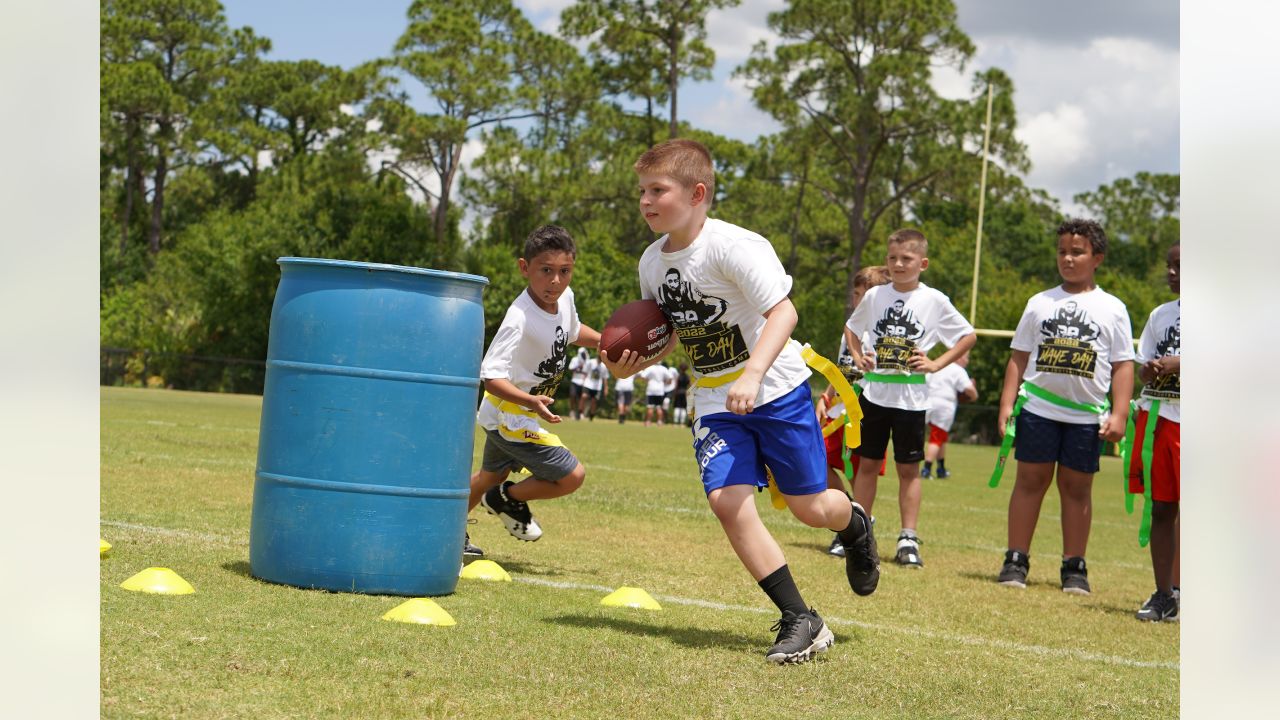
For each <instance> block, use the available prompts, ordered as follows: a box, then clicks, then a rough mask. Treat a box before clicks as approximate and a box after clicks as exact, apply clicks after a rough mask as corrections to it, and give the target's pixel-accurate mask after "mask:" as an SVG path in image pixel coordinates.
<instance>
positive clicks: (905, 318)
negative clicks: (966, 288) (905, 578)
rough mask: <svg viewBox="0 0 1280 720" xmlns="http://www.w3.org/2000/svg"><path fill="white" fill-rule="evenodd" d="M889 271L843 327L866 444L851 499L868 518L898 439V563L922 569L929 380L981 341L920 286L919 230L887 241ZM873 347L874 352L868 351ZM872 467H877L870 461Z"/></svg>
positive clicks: (947, 304)
mask: <svg viewBox="0 0 1280 720" xmlns="http://www.w3.org/2000/svg"><path fill="white" fill-rule="evenodd" d="M885 265H886V266H887V267H888V268H889V277H890V278H891V279H892V283H890V284H889V285H881V286H879V287H874V288H871V289H870V290H868V291H867V293H866V295H864V296H863V298H862V302H861V303H860V304H859V305H858V307H857V308H856V309H855V310H854V311H853V314H852V315H850V316H849V320H848V322H846V323H845V343H846V344H847V345H848V346H849V353H850V354H851V355H853V362H854V365H856V366H857V367H858V369H860V370H862V371H863V372H864V373H865V374H864V375H863V382H864V387H865V388H866V389H865V390H863V392H862V395H861V397H860V398H859V400H860V403H861V405H862V445H861V446H860V447H859V448H858V449H856V450H855V451H854V452H856V453H857V454H858V455H860V456H862V458H863V460H864V462H862V464H861V465H859V467H858V472H857V475H856V476H855V478H854V482H853V499H854V500H856V501H857V502H858V503H859V504H861V505H862V506H863V507H865V508H867V511H868V512H870V511H871V505H872V503H873V502H875V499H876V464H877V463H878V462H879V461H880V460H881V458H884V457H886V450H887V449H888V447H889V438H890V436H892V437H893V460H894V462H895V464H896V465H897V469H898V510H899V513H900V514H901V518H902V530H901V532H900V533H899V534H898V548H897V553H896V554H895V555H894V560H895V561H896V562H897V563H898V564H899V565H902V566H905V567H909V568H922V567H924V561H923V560H921V559H920V536H919V535H918V534H916V530H917V524H918V522H919V518H920V500H921V494H922V487H921V482H920V461H921V460H923V459H924V440H925V431H924V428H925V413H926V411H927V410H928V409H929V391H928V390H927V389H926V387H925V377H926V376H927V375H928V374H929V373H936V372H938V371H939V370H941V369H942V368H945V367H946V366H947V365H949V364H951V363H952V362H953V361H954V360H955V359H956V358H958V357H960V356H961V355H963V354H965V353H966V352H968V351H969V349H970V348H972V347H973V345H974V343H976V342H977V341H978V336H977V335H975V334H974V332H973V326H972V325H970V324H969V321H968V320H965V319H964V316H963V315H961V314H960V311H959V310H956V308H955V306H954V305H952V304H951V300H950V299H948V298H947V296H946V295H943V294H942V293H940V292H938V291H937V290H935V289H933V288H931V287H929V286H928V285H925V284H924V283H922V282H920V274H921V273H923V272H924V271H925V270H926V269H927V268H928V267H929V241H928V240H926V239H925V236H924V234H923V233H921V232H919V231H917V230H911V229H903V230H898V231H896V232H894V233H893V234H891V235H890V236H889V241H888V252H887V259H886V262H885ZM939 342H941V343H942V344H944V345H946V346H948V348H949V349H948V350H947V351H946V352H944V353H942V354H941V355H939V356H938V357H937V359H934V360H931V359H929V356H928V355H927V353H928V352H929V350H930V349H932V348H933V346H935V345H937V344H938V343H939ZM864 343H865V344H866V346H869V349H870V352H864V350H867V349H868V347H864ZM866 460H871V461H873V462H865V461H866Z"/></svg>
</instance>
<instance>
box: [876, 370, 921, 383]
mask: <svg viewBox="0 0 1280 720" xmlns="http://www.w3.org/2000/svg"><path fill="white" fill-rule="evenodd" d="M862 377H863V379H865V380H866V381H867V382H878V383H886V384H888V385H923V384H924V383H925V377H924V374H923V373H912V374H910V375H891V374H889V373H878V372H869V373H867V374H866V375H863V376H862Z"/></svg>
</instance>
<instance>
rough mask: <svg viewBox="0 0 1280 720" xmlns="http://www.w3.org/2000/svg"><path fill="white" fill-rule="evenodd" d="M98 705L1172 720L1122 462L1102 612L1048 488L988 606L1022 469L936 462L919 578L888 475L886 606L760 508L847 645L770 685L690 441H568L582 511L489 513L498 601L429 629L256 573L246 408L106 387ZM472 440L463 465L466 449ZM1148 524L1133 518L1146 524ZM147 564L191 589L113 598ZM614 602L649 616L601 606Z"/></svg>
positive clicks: (1166, 656) (754, 610)
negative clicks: (1067, 562)
mask: <svg viewBox="0 0 1280 720" xmlns="http://www.w3.org/2000/svg"><path fill="white" fill-rule="evenodd" d="M101 400H102V415H101V418H102V420H101V422H102V425H101V432H102V438H101V453H102V456H101V467H102V480H101V482H102V487H101V498H102V500H101V502H102V505H101V523H102V526H101V535H102V537H103V538H104V539H106V540H107V541H108V542H110V543H111V544H112V545H113V549H112V550H111V552H110V553H109V554H108V555H106V556H105V557H104V558H103V559H102V562H101V598H102V608H101V628H102V637H101V683H102V687H101V697H102V706H101V711H102V715H103V716H104V717H183V718H223V717H225V718H243V717H253V718H277V717H296V718H310V717H370V718H400V717H406V718H407V717H415V718H421V717H489V718H562V717H575V718H578V717H580V718H610V719H612V718H641V717H646V718H750V717H812V718H828V717H829V718H837V717H838V718H850V717H880V718H902V717H912V718H918V717H948V718H951V717H954V718H994V717H1027V718H1030V717H1035V718H1044V717H1071V718H1079V717H1123V718H1145V717H1151V718H1157V717H1158V718H1166V717H1169V716H1171V715H1176V714H1177V712H1178V686H1179V659H1178V649H1179V638H1178V631H1179V628H1178V625H1177V624H1176V623H1162V624H1157V625H1152V624H1146V623H1140V622H1138V621H1137V620H1135V619H1134V618H1133V612H1134V611H1135V610H1136V609H1137V606H1138V605H1139V604H1140V603H1141V602H1142V601H1143V600H1144V599H1146V597H1147V595H1149V594H1150V592H1151V586H1152V580H1151V572H1150V563H1149V557H1148V554H1147V551H1146V549H1144V548H1139V547H1138V545H1137V541H1136V534H1137V523H1138V517H1137V515H1136V514H1135V515H1133V516H1128V515H1125V513H1124V509H1123V502H1122V499H1121V492H1120V487H1121V483H1120V479H1119V464H1118V461H1117V460H1116V459H1114V458H1103V466H1102V472H1101V473H1100V474H1099V476H1098V482H1097V484H1096V486H1095V490H1094V512H1095V519H1094V523H1093V534H1092V537H1091V542H1090V546H1089V570H1090V581H1091V582H1092V584H1093V590H1094V592H1093V594H1092V595H1091V596H1089V597H1085V598H1080V597H1076V596H1070V595H1066V594H1064V593H1062V592H1061V591H1060V590H1059V587H1058V578H1057V575H1058V558H1059V556H1060V551H1061V534H1060V528H1059V523H1058V520H1057V512H1058V503H1057V498H1056V493H1054V492H1052V491H1051V493H1050V496H1049V497H1048V498H1047V499H1046V502H1045V509H1044V513H1043V515H1042V517H1041V522H1040V527H1039V529H1038V532H1037V535H1036V538H1035V544H1034V546H1033V547H1032V553H1031V557H1032V568H1031V577H1030V583H1029V586H1028V588H1027V589H1026V590H1025V591H1018V590H1012V589H1008V588H1004V587H1001V586H999V585H996V584H995V582H994V576H995V573H996V572H997V571H998V570H999V565H1000V562H1001V559H1002V555H1001V553H1002V552H1003V548H1004V544H1005V508H1006V506H1007V501H1008V488H1009V486H1010V485H1011V484H1012V480H1013V477H1012V471H1010V472H1009V473H1006V477H1005V482H1004V484H1003V485H1002V486H1001V487H1000V488H999V489H997V490H990V489H988V488H987V486H986V478H987V476H988V475H989V473H990V469H991V464H992V462H993V460H994V456H995V450H994V448H990V447H970V446H952V447H950V448H949V450H948V452H949V455H950V457H949V458H948V465H949V466H950V468H951V470H952V472H953V475H954V477H953V478H951V479H949V480H931V481H926V484H925V490H924V492H925V496H924V497H925V499H924V506H923V511H922V514H921V528H920V533H921V536H922V538H923V542H924V544H923V546H922V555H923V557H924V560H925V563H926V568H925V569H924V570H923V571H909V570H904V569H900V568H898V567H896V566H894V565H893V564H892V561H891V557H892V553H893V538H894V537H896V535H897V530H898V520H897V518H898V514H897V481H896V478H895V477H893V470H892V469H890V471H889V472H890V476H889V477H888V478H886V479H884V480H882V481H881V485H880V494H879V497H878V499H877V502H876V505H875V507H874V514H875V515H876V516H877V517H878V518H879V521H878V523H877V538H878V539H879V541H880V549H881V555H882V559H883V560H884V561H885V564H884V566H883V569H882V574H881V580H880V587H879V590H878V591H877V592H876V593H875V594H874V595H873V596H871V597H868V598H859V597H856V596H854V595H853V594H852V593H851V592H850V590H849V587H848V585H847V583H846V581H845V578H844V570H843V561H841V560H839V559H836V558H833V557H830V556H828V555H826V553H825V552H824V551H825V549H826V547H827V545H828V543H829V542H830V539H831V536H830V534H829V533H827V532H825V531H822V530H814V529H811V528H807V527H805V526H803V525H801V524H800V523H799V522H797V521H796V520H794V519H793V518H792V517H791V516H790V515H789V514H788V513H786V512H777V511H774V510H773V509H772V508H771V507H770V505H769V503H768V497H767V494H761V495H759V496H757V501H758V504H759V506H760V508H761V514H762V516H763V517H764V519H765V522H766V524H767V525H768V526H769V528H770V530H771V531H772V532H773V533H774V536H775V537H776V538H777V539H778V541H779V542H780V543H781V544H782V547H783V550H784V552H786V554H787V559H788V561H789V564H790V566H791V569H792V573H793V575H794V576H795V577H796V580H797V582H798V584H799V586H800V589H801V590H802V591H803V593H804V594H805V598H806V600H807V601H808V602H809V603H810V604H812V605H814V606H815V607H816V608H817V609H818V611H819V612H821V613H822V614H823V616H824V617H825V618H826V620H827V622H828V623H829V625H830V626H831V628H832V630H833V631H834V632H835V634H836V644H835V646H834V647H833V648H832V649H831V651H830V652H828V653H827V654H826V655H825V656H823V657H821V658H820V659H819V660H817V661H815V662H811V663H808V664H804V665H798V666H787V667H775V666H772V665H770V664H768V663H766V662H765V660H764V651H765V650H766V649H767V648H768V647H769V645H770V644H771V642H772V640H773V633H771V632H770V631H769V626H770V625H771V624H772V623H773V622H774V620H776V614H775V613H776V611H775V609H774V608H773V606H772V605H771V604H770V603H769V602H768V600H767V598H765V596H764V594H763V593H761V592H760V590H759V588H758V587H757V586H756V584H755V582H753V581H752V579H751V577H750V576H749V575H748V574H747V573H746V571H745V570H744V569H743V568H742V567H741V565H740V564H739V563H738V561H737V559H736V557H735V556H734V555H733V552H732V551H731V549H730V548H729V545H728V543H727V541H726V540H725V539H724V537H723V534H722V533H721V531H720V528H719V525H718V524H717V523H716V521H715V518H714V517H713V516H712V515H711V512H710V511H709V510H708V509H707V505H706V501H705V498H704V497H703V494H702V489H701V485H700V483H699V482H698V479H697V474H696V472H695V470H694V466H693V462H692V459H691V458H692V453H691V451H690V450H689V436H688V432H687V430H683V429H680V428H674V427H662V428H657V427H650V428H645V427H642V426H641V425H639V424H632V423H628V424H627V425H625V426H620V425H618V424H616V423H613V422H594V423H587V422H573V421H571V420H566V421H565V422H564V423H563V424H561V425H560V426H558V427H557V428H556V432H557V433H559V434H560V436H561V437H562V438H563V439H564V441H565V443H566V444H567V445H568V446H569V447H570V448H571V449H573V450H574V451H575V452H576V454H577V455H578V456H579V457H580V458H581V459H582V460H583V462H584V463H585V464H586V465H587V468H588V470H587V481H586V484H585V485H584V486H583V488H582V489H581V490H580V491H579V492H578V493H576V494H574V495H572V496H569V497H567V498H563V499H560V500H553V501H546V502H543V503H540V504H535V505H534V506H533V509H534V512H535V514H536V515H537V517H538V519H539V522H540V523H541V524H542V527H543V529H544V531H545V537H543V538H542V540H540V541H539V542H537V543H521V542H519V541H517V540H515V539H513V538H511V537H509V536H508V535H507V534H506V531H505V530H504V529H503V528H502V526H501V524H500V523H499V522H498V521H497V520H496V519H495V518H493V517H491V516H489V515H486V514H484V512H483V510H478V511H476V512H474V513H473V517H476V518H477V519H478V522H477V524H475V525H472V526H471V527H470V532H471V537H472V540H473V541H474V542H475V543H476V544H478V545H480V546H481V547H483V548H484V549H485V550H486V551H487V552H488V555H489V557H490V558H491V559H494V560H496V561H497V562H498V563H500V564H501V565H502V566H503V567H505V568H506V569H507V570H508V571H509V572H510V573H511V575H512V576H513V578H514V580H515V582H512V583H490V582H480V581H460V583H459V585H458V590H457V592H455V593H454V594H452V595H449V596H445V597H440V598H436V601H437V602H438V603H439V604H440V605H441V606H442V607H443V608H444V609H446V610H447V611H448V612H449V613H450V614H451V615H452V616H453V617H454V618H455V619H456V620H457V622H458V624H457V625H456V626H455V627H451V628H442V627H432V626H423V625H411V624H404V623H394V622H386V621H383V620H381V619H380V617H381V615H382V614H383V613H385V612H386V611H387V610H389V609H391V608H392V607H395V606H396V605H398V604H399V603H400V602H402V601H403V600H404V598H397V597H390V596H368V595H353V594H341V593H329V592H323V591H312V590H300V589H297V588H292V587H287V586H282V585H274V584H270V583H266V582H263V581H260V580H257V579H255V578H254V577H252V576H251V575H250V573H249V564H248V550H249V547H248V546H249V519H250V515H251V499H252V494H253V482H254V480H253V475H254V467H255V461H256V457H257V437H258V435H257V434H258V422H259V413H260V408H261V399H260V398H258V397H251V396H232V395H212V394H200V393H185V392H173V391H162V390H136V389H121V388H103V389H102V395H101ZM479 449H480V445H479V443H477V445H476V452H477V454H478V452H479ZM1139 506H1140V503H1139ZM150 566H163V567H169V568H172V569H173V570H175V571H176V572H178V573H179V574H180V575H182V577H184V578H185V579H186V580H187V581H189V582H190V583H191V584H192V585H193V586H195V588H196V593H195V594H194V595H186V596H162V595H150V594H144V593H135V592H129V591H126V590H123V589H121V588H120V587H119V584H120V583H121V582H122V581H123V580H125V579H126V578H128V577H129V576H130V575H132V574H134V573H136V572H138V571H139V570H142V569H144V568H147V567H150ZM623 585H630V586H638V587H641V588H644V589H646V590H647V591H649V592H650V593H651V594H652V595H653V596H654V597H655V598H657V600H658V601H659V602H660V603H662V606H663V610H662V611H660V612H651V611H644V610H634V609H626V608H610V607H605V606H601V605H600V604H599V601H600V599H601V598H602V597H603V596H604V595H605V594H606V593H608V592H609V591H611V590H613V589H614V588H617V587H619V586H623Z"/></svg>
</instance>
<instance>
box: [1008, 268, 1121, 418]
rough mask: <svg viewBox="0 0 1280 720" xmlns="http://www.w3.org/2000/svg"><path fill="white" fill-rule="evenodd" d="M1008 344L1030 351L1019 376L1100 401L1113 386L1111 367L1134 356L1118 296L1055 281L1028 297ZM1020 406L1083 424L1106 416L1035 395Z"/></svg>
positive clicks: (1080, 398)
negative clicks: (1075, 288)
mask: <svg viewBox="0 0 1280 720" xmlns="http://www.w3.org/2000/svg"><path fill="white" fill-rule="evenodd" d="M1009 346H1010V347H1011V348H1013V349H1014V350H1022V351H1024V352H1029V353H1031V359H1030V360H1028V361H1027V371H1026V373H1025V374H1023V377H1022V379H1023V380H1025V381H1027V382H1029V383H1034V384H1035V385H1037V386H1039V387H1042V388H1044V389H1045V390H1048V391H1049V392H1051V393H1053V394H1055V395H1057V396H1059V397H1063V398H1066V399H1068V400H1074V401H1076V402H1079V403H1088V404H1093V405H1101V404H1103V403H1104V402H1106V400H1107V391H1108V390H1109V389H1110V388H1111V368H1112V366H1114V365H1115V364H1116V363H1118V362H1127V361H1130V360H1133V330H1132V329H1130V327H1129V311H1128V310H1126V309H1125V306H1124V303H1122V302H1120V299H1119V298H1117V297H1116V296H1114V295H1111V294H1110V293H1107V292H1104V291H1103V290H1102V288H1094V289H1093V290H1090V291H1088V292H1082V293H1069V292H1067V291H1066V290H1063V289H1062V286H1061V285H1059V286H1058V287H1055V288H1052V289H1049V290H1045V291H1044V292H1041V293H1037V294H1035V295H1032V296H1031V299H1030V300H1028V301H1027V308H1026V309H1025V310H1023V312H1022V319H1021V320H1019V321H1018V329H1017V330H1016V331H1015V332H1014V335H1013V342H1011V343H1009ZM1023 409H1024V410H1027V411H1029V412H1033V413H1035V414H1036V415H1039V416H1040V417H1043V418H1048V419H1050V420H1057V421H1059V422H1067V423H1076V424H1081V425H1092V424H1094V423H1100V422H1103V420H1104V419H1105V417H1106V416H1105V415H1104V416H1099V415H1096V414H1094V413H1091V412H1089V411H1087V410H1075V409H1073V408H1065V407H1062V406H1060V405H1055V404H1053V403H1051V402H1049V401H1048V400H1041V399H1040V398H1038V397H1036V396H1034V395H1032V396H1031V397H1030V398H1029V399H1028V400H1027V404H1026V405H1024V406H1023Z"/></svg>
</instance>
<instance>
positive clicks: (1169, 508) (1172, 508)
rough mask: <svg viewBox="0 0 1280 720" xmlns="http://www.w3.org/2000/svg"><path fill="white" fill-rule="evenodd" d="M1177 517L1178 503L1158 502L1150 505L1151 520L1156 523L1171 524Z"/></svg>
mask: <svg viewBox="0 0 1280 720" xmlns="http://www.w3.org/2000/svg"><path fill="white" fill-rule="evenodd" d="M1177 518H1178V503H1169V502H1160V501H1159V500H1157V501H1155V503H1154V504H1153V505H1152V506H1151V522H1152V524H1158V525H1170V526H1172V525H1173V521H1174V520H1176V519H1177Z"/></svg>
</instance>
